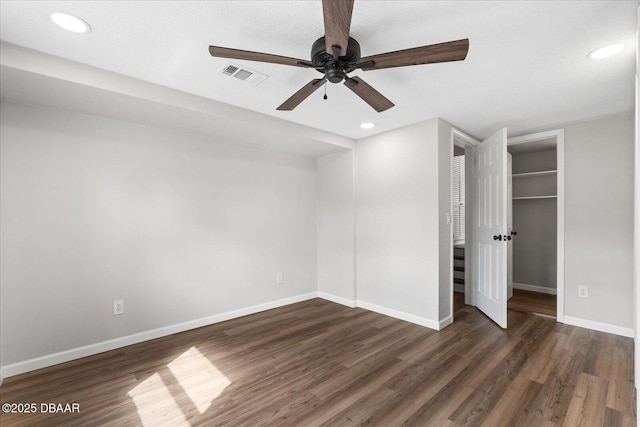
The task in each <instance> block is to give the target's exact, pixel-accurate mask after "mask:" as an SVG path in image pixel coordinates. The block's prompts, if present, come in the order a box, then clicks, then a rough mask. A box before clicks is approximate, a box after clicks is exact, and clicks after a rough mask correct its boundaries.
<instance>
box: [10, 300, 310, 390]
mask: <svg viewBox="0 0 640 427" xmlns="http://www.w3.org/2000/svg"><path fill="white" fill-rule="evenodd" d="M317 297H318V293H317V292H310V293H307V294H302V295H297V296H294V297H289V298H284V299H281V300H277V301H271V302H267V303H264V304H258V305H254V306H252V307H246V308H241V309H238V310H232V311H228V312H226V313H220V314H215V315H213V316H208V317H203V318H201V319H196V320H190V321H188V322H183V323H179V324H176V325H170V326H164V327H162V328H158V329H152V330H150V331H145V332H140V333H137V334H133V335H127V336H125V337H121V338H115V339H112V340H109V341H103V342H99V343H96V344H90V345H86V346H83V347H78V348H73V349H70V350H65V351H61V352H59V353H54V354H50V355H47V356H42V357H36V358H34V359H30V360H25V361H23V362H17V363H13V364H11V365H7V366H2V367H0V370H1V372H2V376H1V378H8V377H11V376H14V375H19V374H23V373H25V372H30V371H35V370H36V369H41V368H46V367H49V366H53V365H57V364H59V363H64V362H69V361H71V360H76V359H80V358H82V357H87V356H92V355H94V354H98V353H103V352H105V351H109V350H115V349H117V348H121V347H126V346H128V345H132V344H138V343H141V342H143V341H148V340H152V339H155V338H160V337H164V336H167V335H172V334H176V333H178V332H184V331H188V330H190V329H195V328H200V327H202V326H207V325H212V324H214V323H220V322H224V321H225V320H231V319H235V318H236V317H242V316H247V315H249V314H254V313H259V312H261V311H265V310H271V309H273V308H278V307H282V306H284V305H289V304H294V303H296V302H301V301H306V300H308V299H312V298H317Z"/></svg>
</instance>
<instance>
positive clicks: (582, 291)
mask: <svg viewBox="0 0 640 427" xmlns="http://www.w3.org/2000/svg"><path fill="white" fill-rule="evenodd" d="M578 296H579V297H580V298H589V288H588V287H586V286H578Z"/></svg>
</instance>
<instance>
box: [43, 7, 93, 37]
mask: <svg viewBox="0 0 640 427" xmlns="http://www.w3.org/2000/svg"><path fill="white" fill-rule="evenodd" d="M51 20H52V21H53V22H55V23H56V24H57V25H58V26H59V27H61V28H64V29H65V30H68V31H73V32H74V33H88V32H89V31H91V27H90V26H89V24H87V23H86V22H85V21H83V20H82V19H80V18H78V17H77V16H73V15H69V14H68V13H65V12H54V13H52V14H51Z"/></svg>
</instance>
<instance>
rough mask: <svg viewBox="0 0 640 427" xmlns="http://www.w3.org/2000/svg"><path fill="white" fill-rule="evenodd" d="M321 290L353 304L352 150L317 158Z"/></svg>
mask: <svg viewBox="0 0 640 427" xmlns="http://www.w3.org/2000/svg"><path fill="white" fill-rule="evenodd" d="M317 174H318V177H317V182H318V190H317V193H318V211H317V215H318V218H317V221H318V292H319V295H320V296H322V297H323V298H327V299H330V300H332V301H335V302H339V303H341V304H346V305H349V306H354V305H355V301H356V299H357V298H356V282H355V280H356V277H355V220H356V219H355V193H354V191H355V188H354V185H355V182H354V181H355V154H354V151H353V150H347V151H342V152H339V153H334V154H327V155H324V156H319V157H318V158H317Z"/></svg>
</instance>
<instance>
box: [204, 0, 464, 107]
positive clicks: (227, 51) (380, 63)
mask: <svg viewBox="0 0 640 427" xmlns="http://www.w3.org/2000/svg"><path fill="white" fill-rule="evenodd" d="M353 1H354V0H339V1H338V0H322V11H323V15H324V28H325V35H324V36H323V37H320V38H319V39H318V40H316V41H315V42H314V43H313V45H312V46H311V61H305V60H302V59H296V58H289V57H285V56H279V55H271V54H267V53H260V52H251V51H246V50H239V49H231V48H225V47H219V46H209V53H210V54H211V56H214V57H220V58H229V59H241V60H248V61H258V62H268V63H272V64H281V65H290V66H297V67H303V68H313V69H315V70H317V71H318V72H320V73H322V74H323V75H324V76H323V77H322V78H321V79H314V80H312V81H311V82H309V83H307V84H306V85H305V86H303V87H302V88H301V89H300V90H298V91H297V92H296V93H294V94H293V95H292V96H291V97H290V98H289V99H287V100H286V101H285V102H284V103H282V104H281V105H280V106H279V107H278V108H277V109H278V110H280V111H291V110H293V109H294V108H296V107H297V106H298V105H300V103H301V102H302V101H304V100H305V99H307V98H308V97H309V96H310V95H311V94H312V93H313V92H315V91H316V90H317V89H319V88H320V87H321V86H323V85H324V84H325V83H326V82H327V81H329V82H331V83H341V82H344V85H345V86H346V87H347V88H348V89H350V90H351V91H352V92H353V93H355V94H356V95H358V96H359V97H360V98H361V99H362V100H363V101H364V102H366V103H367V104H369V105H370V106H371V107H372V108H373V109H374V110H376V111H377V112H382V111H385V110H388V109H389V108H391V107H393V106H394V104H393V102H391V101H389V100H388V99H387V98H385V97H384V96H383V95H382V94H381V93H380V92H378V91H377V90H375V89H374V88H373V87H371V86H370V85H369V84H367V83H366V82H365V81H364V80H362V79H361V78H360V77H349V76H348V74H349V73H351V72H352V71H355V70H357V69H361V70H363V71H371V70H380V69H384V68H393V67H406V66H411V65H421V64H432V63H439V62H451V61H463V60H464V59H465V58H466V57H467V52H468V51H469V40H468V39H462V40H455V41H451V42H446V43H439V44H434V45H428V46H421V47H415V48H411V49H403V50H398V51H395V52H387V53H382V54H378V55H373V56H368V57H365V58H361V56H360V44H359V43H358V42H357V41H356V40H355V39H354V38H352V37H349V29H350V26H351V14H352V11H353Z"/></svg>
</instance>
